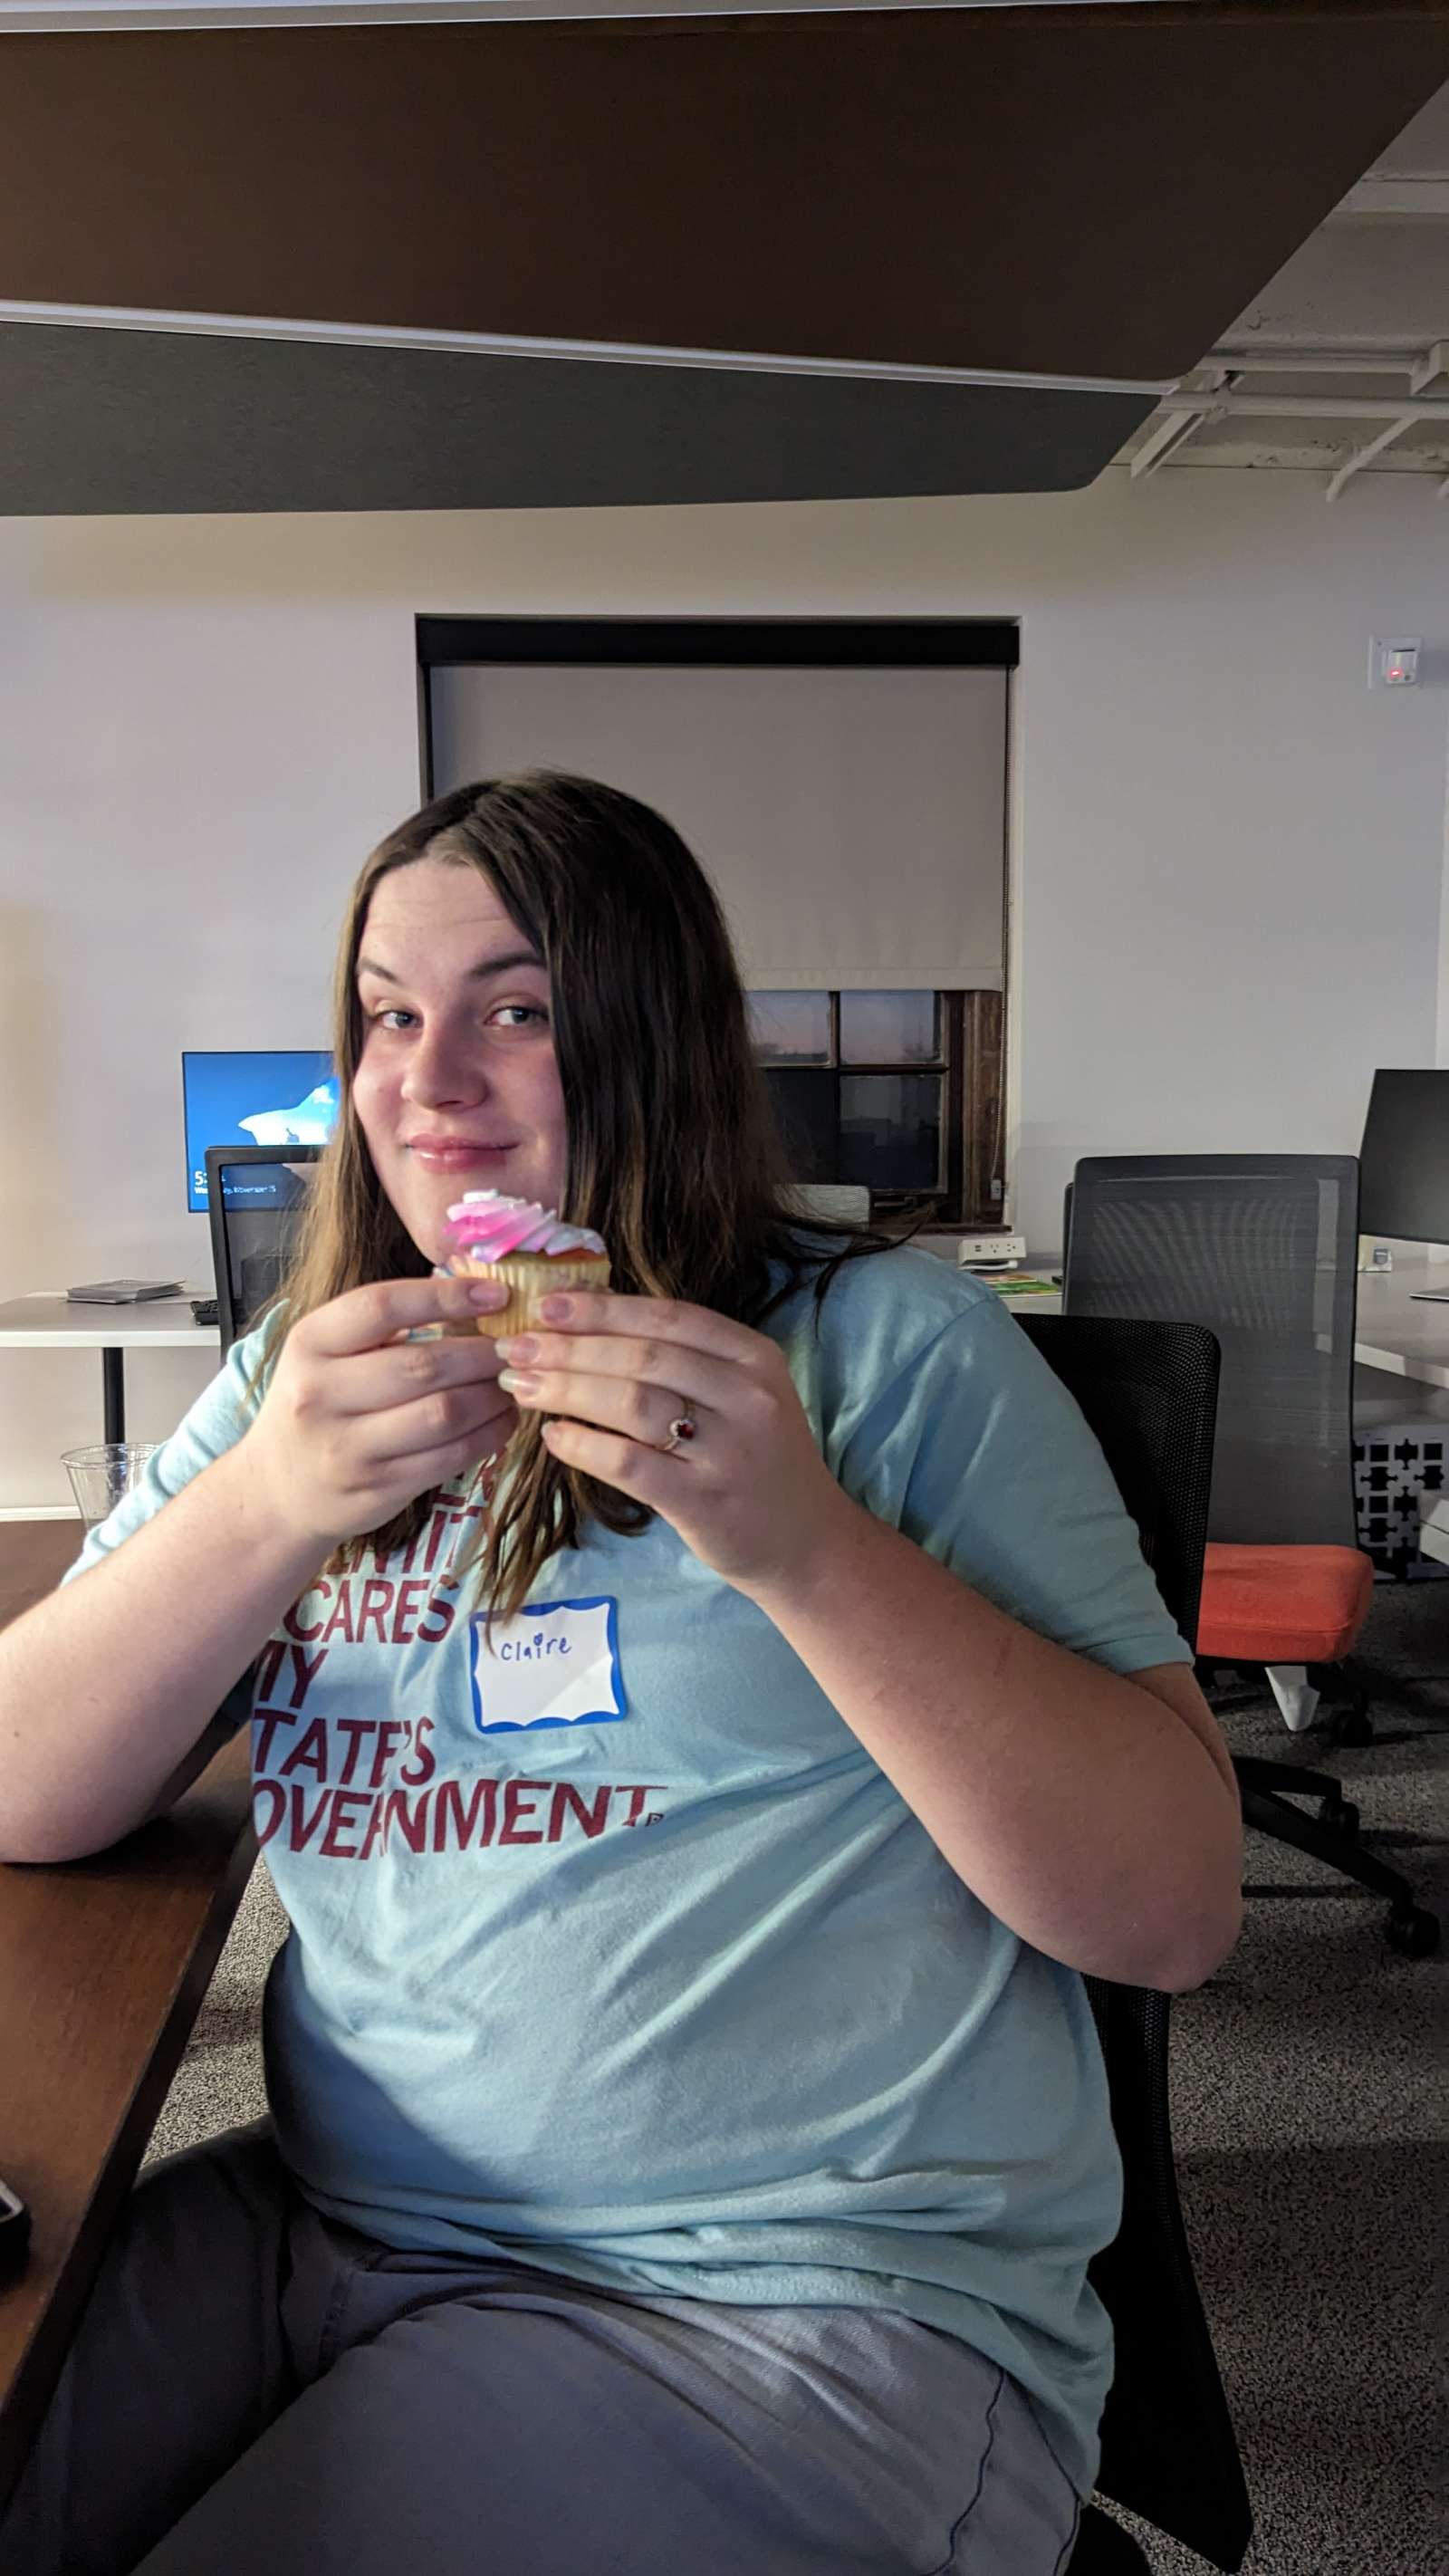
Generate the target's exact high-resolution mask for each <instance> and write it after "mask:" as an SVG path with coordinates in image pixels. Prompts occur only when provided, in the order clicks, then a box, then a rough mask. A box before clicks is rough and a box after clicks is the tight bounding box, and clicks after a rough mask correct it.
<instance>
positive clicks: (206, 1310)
mask: <svg viewBox="0 0 1449 2576" xmlns="http://www.w3.org/2000/svg"><path fill="white" fill-rule="evenodd" d="M191 1320H192V1322H193V1323H194V1324H219V1323H220V1322H221V1317H220V1315H219V1314H218V1312H217V1305H216V1299H215V1298H214V1297H193V1298H192V1300H191Z"/></svg>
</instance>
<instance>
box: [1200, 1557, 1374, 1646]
mask: <svg viewBox="0 0 1449 2576" xmlns="http://www.w3.org/2000/svg"><path fill="white" fill-rule="evenodd" d="M1373 1588H1374V1569H1373V1561H1372V1559H1371V1558H1370V1557H1367V1556H1364V1555H1363V1554H1362V1553H1361V1552H1360V1550H1359V1549H1358V1548H1356V1547H1225V1546H1219V1545H1218V1544H1216V1543H1215V1542H1213V1541H1210V1542H1209V1544H1208V1550H1207V1558H1206V1562H1205V1564H1204V1566H1203V1578H1202V1610H1201V1612H1200V1614H1199V1618H1198V1628H1197V1651H1198V1653H1199V1654H1200V1655H1204V1656H1206V1657H1208V1658H1209V1659H1211V1658H1213V1657H1217V1658H1218V1659H1219V1660H1220V1661H1221V1662H1223V1663H1225V1664H1336V1663H1337V1662H1338V1659H1339V1657H1340V1656H1341V1655H1346V1654H1347V1653H1348V1652H1349V1650H1350V1648H1351V1647H1352V1645H1353V1641H1354V1639H1355V1637H1356V1636H1357V1635H1358V1632H1359V1630H1360V1628H1361V1627H1362V1626H1363V1623H1364V1620H1365V1619H1366V1617H1367V1616H1368V1606H1369V1602H1370V1600H1371V1599H1372V1597H1373Z"/></svg>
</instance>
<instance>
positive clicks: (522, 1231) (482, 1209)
mask: <svg viewBox="0 0 1449 2576" xmlns="http://www.w3.org/2000/svg"><path fill="white" fill-rule="evenodd" d="M448 1233H449V1236H450V1239H451V1241H452V1245H453V1248H454V1250H455V1251H457V1252H466V1253H469V1254H471V1256H472V1258H473V1259H474V1260H475V1261H506V1260H507V1258H508V1255H509V1254H510V1253H511V1252H542V1253H545V1254H547V1255H548V1256H549V1257H550V1258H557V1257H559V1256H561V1255H563V1254H564V1253H568V1252H603V1251H605V1250H606V1249H607V1247H606V1245H605V1243H604V1241H603V1238H602V1236H601V1235H597V1234H593V1233H591V1232H590V1230H589V1228H588V1227H587V1226H583V1225H561V1224H560V1222H559V1217H558V1211H557V1209H556V1208H543V1207H539V1206H538V1205H537V1204H536V1203H535V1202H533V1201H531V1200H529V1199H506V1198H503V1197H501V1196H500V1194H499V1192H498V1191H497V1190H465V1191H464V1193H463V1196H462V1197H461V1199H459V1201H458V1203H457V1205H456V1207H450V1208H449V1210H448Z"/></svg>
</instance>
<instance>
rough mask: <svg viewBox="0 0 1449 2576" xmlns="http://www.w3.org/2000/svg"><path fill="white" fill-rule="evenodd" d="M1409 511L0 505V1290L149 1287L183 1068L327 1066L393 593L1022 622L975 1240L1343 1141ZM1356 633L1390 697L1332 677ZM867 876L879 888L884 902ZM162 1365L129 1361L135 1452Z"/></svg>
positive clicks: (95, 1411)
mask: <svg viewBox="0 0 1449 2576" xmlns="http://www.w3.org/2000/svg"><path fill="white" fill-rule="evenodd" d="M1446 548H1449V514H1446V513H1445V511H1444V510H1443V509H1438V510H1436V508H1435V504H1434V501H1433V497H1432V490H1431V487H1430V486H1429V485H1428V484H1427V483H1426V482H1425V481H1424V480H1423V479H1422V478H1419V477H1412V478H1410V477H1404V476H1398V477H1393V476H1389V475H1379V476H1374V475H1367V476H1364V477H1362V478H1361V479H1359V480H1357V481H1355V483H1354V484H1353V485H1352V486H1351V487H1350V489H1349V490H1348V491H1347V492H1346V493H1345V495H1344V497H1343V499H1342V500H1341V501H1340V502H1339V503H1337V504H1336V505H1335V506H1334V507H1333V508H1331V509H1330V508H1328V507H1326V506H1325V504H1324V500H1323V494H1322V484H1321V479H1320V478H1318V477H1316V476H1309V475H1293V474H1273V473H1252V474H1250V473H1227V472H1212V473H1208V472H1202V473H1194V472H1192V471H1191V470H1188V469H1182V470H1180V471H1168V472H1166V473H1164V474H1162V475H1161V476H1159V477H1157V478H1155V479H1153V480H1151V481H1149V482H1147V483H1146V484H1144V485H1142V486H1140V487H1136V486H1132V485H1130V484H1129V482H1128V479H1127V477H1126V475H1125V474H1123V473H1120V472H1113V473H1110V474H1108V475H1107V476H1106V477H1104V478H1103V479H1102V481H1101V482H1100V483H1099V484H1098V485H1097V486H1096V487H1094V488H1093V489H1092V490H1091V491H1089V492H1085V493H1078V494H1063V495H1059V496H1049V497H1044V498H1012V499H982V500H967V501H915V502H910V501H905V502H893V503H882V502H871V503H856V504H849V505H837V504H819V505H810V506H797V505H790V506H782V505H775V506H763V505H762V506H751V507H732V508H726V509H718V510H707V509H689V510H657V511H651V510H632V511H631V510H600V511H577V512H562V511H560V512H538V513H523V512H519V513H497V514H459V515H445V514H437V515H424V516H403V515H397V516H387V517H347V516H341V515H337V516H315V517H295V518H282V517H278V518H270V519H267V518H263V519H225V518H201V519H69V520H9V521H0V994H3V997H4V1008H3V1012H0V1099H3V1100H4V1102H5V1103H6V1106H7V1115H6V1118H5V1122H4V1144H3V1149H0V1297H3V1296H14V1295H18V1294H20V1293H21V1292H22V1291H24V1290H26V1289H29V1288H42V1287H44V1288H49V1287H64V1286H65V1285H66V1284H67V1283H68V1282H70V1281H72V1280H77V1279H81V1278H97V1277H102V1276H107V1275H113V1274H117V1273H124V1272H137V1273H156V1274H159V1273H162V1272H168V1273H169V1272H171V1271H173V1270H175V1271H178V1272H180V1273H182V1274H184V1275H185V1276H187V1277H188V1278H189V1279H190V1280H192V1281H194V1282H196V1283H198V1284H199V1285H206V1284H208V1283H209V1277H210V1267H209V1250H208V1243H207V1235H206V1222H205V1219H204V1218H201V1217H191V1216H188V1215H187V1214H186V1213H185V1200H184V1190H183V1174H184V1166H183V1153H182V1138H181V1117H180V1072H179V1057H180V1053H181V1050H182V1048H183V1047H185V1046H213V1047H214V1046H242V1045H256V1046H267V1045H274V1046H304V1045H310V1044H316V1043H324V1042H325V1036H326V1028H325V993H326V987H327V981H328V974H329V969H330V961H331V951H332V947H333V943H334V940H335V936H336V932H337V928H338V925H339V922H340V918H341V911H342V905H343V901H344V898H345V894H346V891H347V888H348V885H349V883H350V881H351V878H352V876H353V874H354V873H355V871H356V869H357V867H358V865H359V864H360V862H361V860H362V858H363V857H364V856H365V854H366V852H367V850H368V848H369V847H370V845H371V844H372V842H373V841H374V840H375V839H376V838H377V837H378V836H379V835H380V834H381V833H382V832H383V831H384V830H385V829H386V828H387V827H388V826H389V825H390V824H392V823H393V822H395V821H397V820H398V819H400V818H401V816H402V815H403V814H404V813H406V812H407V811H408V810H410V808H411V807H412V806H413V805H414V804H415V803H416V801H417V794H418V765H417V726H416V712H415V694H414V672H413V630H412V620H413V616H414V613H415V612H416V611H418V610H430V611H449V610H452V611H468V610H471V611H474V612H483V613H486V612H490V611H496V612H505V611H512V612H518V611H533V612H535V613H558V614H565V613H570V612H576V613H583V614H588V613H603V614H607V613H611V612H617V613H648V612H651V611H653V612H656V613H669V612H680V613H691V612H693V613H706V612H714V613H719V614H726V615H727V614H731V613H735V614H752V615H761V616H768V615H772V614H778V613H793V614H815V615H833V614H840V615H862V614H871V615H876V616H892V615H938V616H949V615H957V614H981V615H990V616H1002V615H1007V616H1014V615H1019V616H1020V617H1021V619H1022V621H1023V659H1022V670H1021V675H1020V681H1019V686H1018V692H1017V723H1016V730H1015V739H1014V745H1013V768H1014V777H1015V807H1014V823H1013V843H1014V846H1013V877H1014V919H1013V973H1014V976H1015V1002H1014V1016H1013V1021H1012V1044H1011V1056H1012V1078H1011V1094H1010V1130H1011V1133H1010V1140H1009V1141H1010V1164H1009V1169H1010V1173H1011V1180H1012V1187H1013V1203H1012V1215H1013V1217H1014V1219H1015V1221H1016V1222H1018V1223H1020V1224H1022V1225H1024V1227H1025V1229H1026V1231H1027V1234H1028V1236H1029V1238H1030V1240H1031V1243H1032V1247H1033V1249H1034V1250H1040V1251H1043V1252H1044V1251H1047V1250H1050V1249H1054V1248H1055V1247H1056V1245H1057V1244H1058V1242H1059V1240H1060V1230H1059V1229H1060V1201H1061V1190H1062V1185H1063V1183H1064V1181H1065V1180H1066V1179H1067V1178H1068V1177H1069V1175H1070V1171H1071V1167H1072V1164H1073V1163H1074V1161H1075V1159H1076V1157H1077V1156H1078V1155H1079V1154H1082V1153H1086V1152H1091V1151H1113V1150H1121V1151H1127V1152H1132V1151H1144V1152H1145V1151H1151V1150H1153V1149H1155V1148H1157V1147H1166V1146H1172V1145H1177V1146H1181V1147H1184V1148H1191V1149H1196V1150H1201V1151H1209V1150H1214V1149H1224V1148H1226V1149H1234V1148H1242V1147H1247V1146H1254V1147H1263V1146H1271V1145H1282V1146H1288V1147H1292V1148H1294V1149H1295V1150H1299V1151H1307V1152H1317V1151H1345V1150H1347V1151H1352V1150H1353V1149H1355V1148H1356V1146H1357V1143H1358V1138H1359V1133H1360V1128H1361V1122H1362V1116H1363V1109H1364V1104H1365V1101H1366V1098H1367V1091H1368V1081H1369V1075H1370V1073H1371V1071H1372V1069H1373V1067H1374V1065H1375V1064H1378V1063H1400V1064H1412V1063H1416V1062H1420V1063H1425V1064H1427V1063H1431V1062H1433V1061H1434V1054H1435V1045H1436V1034H1437V1027H1438V1009H1439V992H1438V984H1439V971H1440V965H1439V961H1440V935H1441V932H1440V925H1441V905H1442V904H1443V901H1444V889H1445V712H1446V711H1445V692H1444V685H1443V674H1444V672H1445V668H1446V660H1445V653H1444V648H1445V647H1446V645H1449V631H1446V630H1449V617H1446V607H1445V602H1446V592H1445V587H1444V574H1445V557H1446ZM1371 633H1379V634H1400V635H1403V634H1409V635H1414V634H1418V635H1422V636H1424V637H1425V639H1426V642H1427V643H1428V645H1429V646H1431V647H1433V648H1435V649H1436V654H1437V659H1436V660H1435V661H1434V662H1431V665H1430V674H1429V677H1430V685H1428V686H1425V687H1423V688H1421V689H1419V690H1418V691H1417V692H1413V693H1404V694H1402V695H1394V694H1392V693H1390V694H1387V695H1386V694H1383V693H1381V692H1380V693H1374V694H1372V695H1371V694H1370V693H1369V691H1368V690H1367V688H1366V686H1365V675H1366V667H1367V640H1368V637H1369V635H1370V634H1371ZM889 883H890V871H889V864H888V859H887V862H886V864H885V865H883V869H882V886H883V899H885V900H889V892H888V889H889ZM99 1377H100V1368H99V1362H98V1360H96V1359H94V1358H93V1357H92V1356H90V1355H79V1354H55V1355H52V1354H48V1353H26V1354H15V1353H11V1352H6V1351H3V1350H0V1506H4V1505H7V1504H8V1505H11V1506H14V1505H22V1504H33V1503H62V1502H64V1501H66V1500H67V1499H68V1495H67V1491H66V1488H65V1482H64V1478H63V1475H62V1473H61V1470H60V1468H59V1465H58V1463H57V1462H58V1455H59V1452H60V1450H61V1449H62V1448H63V1447H65V1446H67V1445H69V1444H70V1443H71V1442H74V1441H79V1440H82V1439H87V1438H96V1437H98V1436H99V1428H100V1426H99ZM203 1377H204V1367H203V1364H202V1363H201V1362H199V1361H198V1360H195V1359H193V1358H192V1357H191V1355H190V1354H172V1355H166V1354H155V1355H149V1356H144V1357H139V1358H137V1359H134V1360H132V1361H131V1362H129V1363H128V1368H127V1385H128V1391H129V1394H130V1415H131V1419H130V1428H131V1430H132V1432H133V1433H134V1435H135V1436H136V1437H138V1438H145V1437H153V1438H154V1437H159V1436H163V1435H164V1434H165V1433H166V1431H168V1430H169V1429H170V1428H171V1427H172V1425H173V1424H174V1422H175V1420H176V1419H177V1417H178V1416H179V1414H180V1413H181V1411H182V1410H183V1409H184V1407H185V1405H186V1404H187V1402H188V1401H189V1400H190V1398H191V1397H192V1395H193V1394H194V1393H195V1392H196V1391H197V1389H198V1388H199V1386H200V1384H201V1383H202V1380H203Z"/></svg>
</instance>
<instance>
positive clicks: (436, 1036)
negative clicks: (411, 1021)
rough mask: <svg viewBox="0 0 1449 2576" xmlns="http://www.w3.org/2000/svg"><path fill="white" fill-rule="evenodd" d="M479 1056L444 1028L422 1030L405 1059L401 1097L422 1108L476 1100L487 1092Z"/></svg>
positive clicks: (461, 1039)
mask: <svg viewBox="0 0 1449 2576" xmlns="http://www.w3.org/2000/svg"><path fill="white" fill-rule="evenodd" d="M487 1087H488V1085H487V1079H486V1076H485V1074H484V1069H483V1063H482V1059H481V1057H480V1056H478V1055H477V1054H475V1053H474V1052H473V1051H472V1050H471V1049H470V1048H469V1047H468V1045H467V1042H466V1040H464V1039H463V1038H461V1037H452V1036H450V1035H449V1033H448V1031H447V1030H445V1029H429V1030H425V1031H424V1032H423V1034H422V1036H421V1037H420V1038H419V1039H418V1041H417V1043H416V1045H415V1046H414V1047H413V1048H412V1049H411V1050H410V1053H409V1056H408V1069H407V1074H406V1077H405V1079H404V1082H403V1095H404V1097H405V1098H406V1099H408V1100H415V1101H417V1102H418V1104H419V1106H420V1107H423V1108H430V1109H431V1108H440V1107H442V1106H443V1104H444V1103H446V1102H448V1101H451V1100H479V1099H481V1098H482V1096H483V1094H484V1092H485V1091H486V1090H487Z"/></svg>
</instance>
